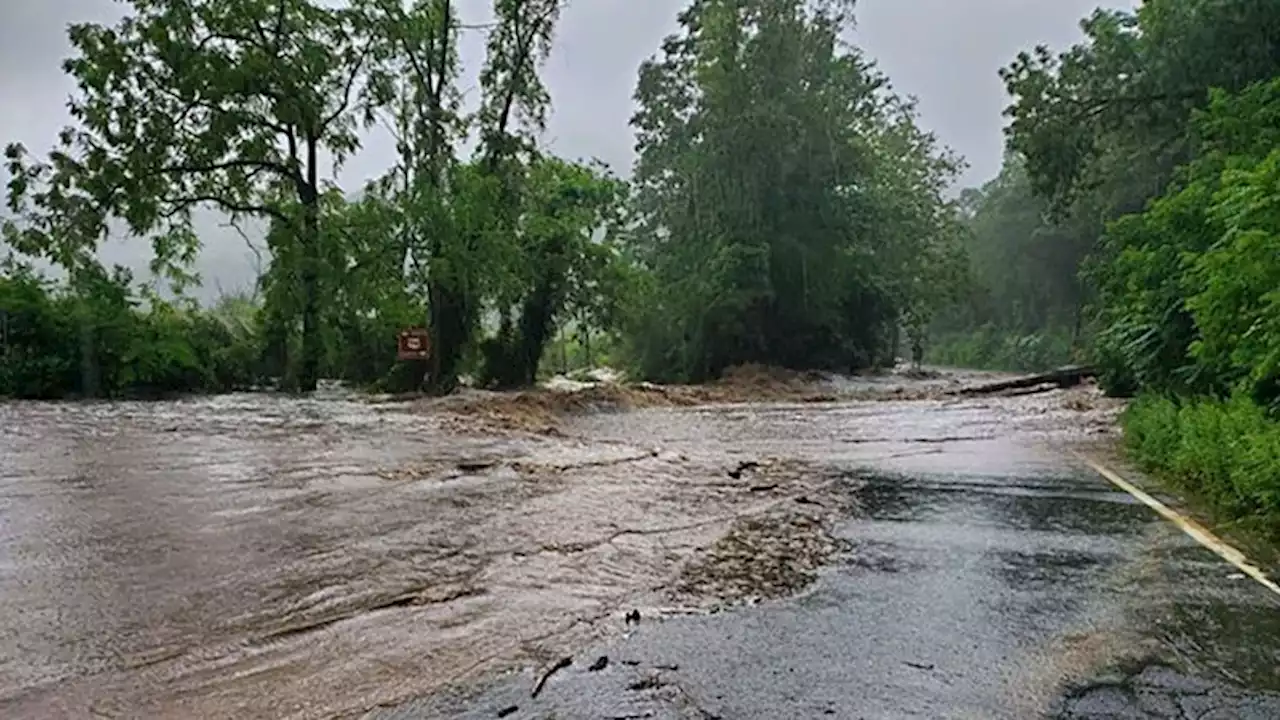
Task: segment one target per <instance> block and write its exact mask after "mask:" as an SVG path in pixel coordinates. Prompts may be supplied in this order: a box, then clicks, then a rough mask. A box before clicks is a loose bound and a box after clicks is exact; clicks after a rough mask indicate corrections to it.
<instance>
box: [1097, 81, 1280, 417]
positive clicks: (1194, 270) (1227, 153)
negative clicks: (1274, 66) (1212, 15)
mask: <svg viewBox="0 0 1280 720" xmlns="http://www.w3.org/2000/svg"><path fill="white" fill-rule="evenodd" d="M1277 113H1280V80H1275V81H1272V82H1270V83H1263V84H1258V85H1255V86H1253V87H1251V88H1249V89H1247V90H1246V91H1245V92H1244V93H1242V94H1239V95H1227V94H1224V93H1217V94H1215V99H1214V101H1213V103H1212V104H1211V105H1210V106H1209V107H1208V108H1207V109H1206V110H1204V111H1202V112H1199V113H1197V115H1196V120H1195V123H1194V127H1195V129H1196V136H1197V139H1198V145H1199V148H1200V153H1199V156H1198V157H1197V159H1196V160H1195V161H1193V162H1192V163H1190V164H1188V165H1187V166H1186V167H1185V168H1183V169H1182V171H1180V173H1179V178H1178V179H1177V181H1176V182H1175V183H1174V184H1173V185H1172V186H1171V188H1170V190H1169V192H1168V193H1167V194H1166V195H1165V196H1163V197H1161V198H1158V199H1157V200H1155V201H1154V202H1153V203H1152V204H1151V206H1150V208H1149V209H1148V210H1147V211H1146V212H1144V213H1141V214H1135V215H1129V216H1126V217H1123V218H1120V219H1119V220H1117V221H1116V222H1114V223H1112V224H1111V225H1110V227H1109V228H1108V230H1107V234H1106V239H1105V246H1104V247H1105V250H1104V254H1102V255H1101V256H1100V258H1099V260H1100V261H1099V262H1097V263H1096V264H1095V265H1094V266H1093V267H1092V268H1091V269H1090V272H1091V275H1092V277H1093V279H1094V282H1095V283H1096V285H1097V287H1098V289H1099V308H1100V313H1099V316H1100V319H1101V324H1102V330H1101V331H1100V334H1099V338H1098V354H1099V357H1101V358H1104V359H1105V360H1106V367H1107V369H1108V371H1109V374H1110V376H1112V377H1113V379H1112V383H1113V384H1114V385H1117V386H1120V387H1124V388H1127V389H1130V390H1132V389H1137V388H1151V389H1154V390H1156V391H1160V392H1184V393H1209V394H1215V395H1218V396H1226V395H1227V394H1230V393H1231V392H1232V391H1233V390H1234V389H1236V388H1237V387H1240V386H1241V383H1244V384H1245V385H1246V386H1247V390H1248V392H1249V393H1250V394H1251V395H1252V396H1253V397H1254V398H1255V399H1256V400H1257V401H1258V402H1260V403H1263V404H1271V403H1274V402H1275V401H1276V400H1277V398H1280V386H1277V379H1278V378H1280V366H1277V364H1276V362H1277V357H1280V356H1278V355H1277V353H1278V352H1280V326H1277V325H1276V323H1275V320H1274V317H1275V310H1276V309H1277V307H1276V305H1275V299H1276V296H1275V290H1274V288H1275V287H1276V281H1277V279H1280V260H1278V259H1277V258H1278V257H1280V256H1277V254H1276V252H1275V250H1276V249H1277V247H1280V246H1278V245H1277V243H1280V201H1278V200H1277V197H1276V191H1275V188H1276V181H1277V179H1280V174H1277V172H1278V168H1280V153H1277V152H1275V151H1273V150H1271V148H1273V147H1275V145H1274V144H1272V143H1273V142H1274V140H1277V139H1280V137H1277V136H1278V135H1280V131H1278V130H1276V129H1275V127H1276V126H1274V125H1270V124H1263V125H1258V126H1256V127H1254V128H1253V129H1252V131H1248V130H1244V129H1242V127H1241V124H1242V123H1251V122H1253V121H1258V122H1262V123H1268V118H1271V119H1274V118H1275V117H1276V114H1277ZM1269 141H1270V142H1269Z"/></svg>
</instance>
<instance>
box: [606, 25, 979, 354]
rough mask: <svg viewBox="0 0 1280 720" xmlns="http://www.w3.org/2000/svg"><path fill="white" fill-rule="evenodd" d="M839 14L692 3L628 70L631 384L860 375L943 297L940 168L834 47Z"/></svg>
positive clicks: (911, 128) (885, 98)
mask: <svg viewBox="0 0 1280 720" xmlns="http://www.w3.org/2000/svg"><path fill="white" fill-rule="evenodd" d="M847 5H849V3H825V4H822V5H820V6H816V7H815V6H812V4H810V3H806V2H801V1H800V0H734V1H730V0H715V1H712V0H706V1H699V2H694V3H693V4H692V5H691V6H690V7H689V8H688V9H687V10H686V11H685V12H684V13H683V14H682V15H681V17H680V22H681V31H680V32H679V33H678V34H676V35H673V36H672V37H669V38H668V39H667V40H665V41H664V43H663V45H662V49H661V51H660V53H659V54H658V55H657V56H656V57H655V58H653V59H652V60H650V61H649V62H647V63H645V65H644V66H643V67H642V68H641V72H640V78H639V82H638V85H637V89H636V99H637V101H638V103H639V105H640V109H639V112H638V113H637V114H636V116H635V118H634V120H633V125H634V126H635V128H636V130H637V135H638V150H639V158H638V160H637V164H636V168H635V185H636V195H635V200H634V203H633V206H632V210H633V213H634V221H635V224H636V226H635V229H634V231H633V243H632V248H633V250H632V252H633V254H634V257H635V259H636V261H637V262H638V263H639V265H640V266H641V267H642V268H644V269H645V271H646V272H647V273H649V276H648V278H646V279H645V280H643V281H642V282H638V283H636V284H635V285H633V286H632V287H633V291H634V292H636V296H635V297H634V299H633V302H634V304H633V305H632V306H631V307H630V309H629V313H628V316H627V327H628V333H627V334H628V336H629V345H630V347H631V352H632V354H633V355H634V357H635V358H636V361H637V365H638V366H639V368H640V370H641V372H642V373H643V374H644V375H646V376H648V377H652V378H655V379H682V380H684V379H701V378H706V377H710V376H714V375H716V374H718V373H719V372H720V371H721V370H722V369H724V368H725V367H727V366H730V365H733V364H737V363H743V362H762V363H768V364H776V365H783V366H789V367H796V368H804V367H823V368H838V369H849V368H851V367H854V368H856V367H862V366H865V365H869V364H872V363H874V362H877V361H881V360H885V359H887V355H888V350H889V346H890V344H891V341H890V339H891V337H892V335H893V333H894V331H895V328H896V326H897V324H898V322H899V320H900V319H901V318H902V317H904V316H905V315H908V313H911V312H913V313H914V314H915V315H916V316H919V317H921V318H924V317H926V316H927V313H928V311H929V310H930V309H931V308H932V307H933V306H934V305H936V304H937V303H938V302H939V301H940V300H942V299H943V298H945V297H946V291H947V290H948V289H949V288H950V287H951V284H950V283H949V282H946V279H947V278H948V276H949V274H951V273H952V272H953V270H954V268H955V266H956V257H955V254H954V252H952V250H953V247H954V242H953V241H954V240H955V239H956V236H957V228H956V226H955V223H954V222H953V220H954V214H953V213H952V212H951V211H950V208H949V207H948V204H947V203H946V202H945V201H944V200H943V199H942V196H941V193H942V190H943V188H944V187H945V186H946V184H947V182H948V181H949V180H950V178H951V177H953V174H954V172H955V170H956V166H957V163H956V162H955V161H954V159H952V158H951V157H949V156H947V155H946V154H944V153H940V152H938V151H937V149H936V147H935V145H934V142H933V139H932V138H931V137H930V136H928V135H927V134H925V133H923V132H922V131H920V130H919V129H918V128H917V127H916V126H915V124H914V121H913V112H912V108H911V107H910V105H907V104H905V103H903V102H902V101H900V100H899V99H898V98H896V97H895V96H893V95H892V94H890V93H889V92H888V91H887V89H886V81H885V79H884V78H883V77H882V76H880V75H878V74H877V73H876V72H875V71H874V70H873V69H872V67H871V65H870V63H868V62H867V61H866V60H865V59H864V58H863V56H862V54H861V53H860V52H859V51H857V50H856V49H855V48H851V47H847V46H844V45H843V44H842V42H841V41H840V40H839V37H840V34H841V32H842V31H843V30H844V29H846V28H847V27H848V25H849V23H850V22H851V16H850V15H849V10H848V7H846V6H847ZM783 137H785V138H786V139H787V140H786V142H780V141H779V138H783Z"/></svg>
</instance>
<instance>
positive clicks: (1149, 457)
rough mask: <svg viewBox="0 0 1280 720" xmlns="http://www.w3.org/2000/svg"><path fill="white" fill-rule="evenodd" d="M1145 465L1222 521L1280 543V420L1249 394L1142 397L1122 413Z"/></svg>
mask: <svg viewBox="0 0 1280 720" xmlns="http://www.w3.org/2000/svg"><path fill="white" fill-rule="evenodd" d="M1122 424H1123V426H1124V431H1125V446H1126V449H1127V450H1128V453H1129V456H1130V458H1131V459H1132V460H1133V461H1134V462H1135V463H1136V464H1138V465H1139V466H1140V467H1141V468H1142V469H1143V470H1145V471H1147V472H1149V473H1151V474H1153V475H1155V476H1157V477H1159V478H1161V479H1163V480H1165V481H1167V482H1169V483H1171V484H1172V485H1174V486H1175V487H1176V488H1177V489H1179V490H1182V491H1184V492H1186V493H1187V494H1189V495H1191V496H1192V497H1193V498H1194V499H1197V500H1199V501H1201V502H1202V503H1203V504H1205V505H1207V507H1208V509H1209V510H1210V511H1211V512H1212V514H1213V516H1214V518H1215V520H1216V521H1217V524H1218V525H1219V526H1220V527H1223V528H1224V529H1227V530H1229V531H1235V532H1239V531H1243V532H1245V533H1248V534H1256V535H1258V536H1260V537H1261V538H1264V539H1265V540H1266V541H1267V542H1268V543H1270V544H1271V545H1273V546H1275V545H1277V544H1280V422H1277V421H1276V420H1274V419H1272V418H1271V417H1270V416H1269V415H1268V414H1267V412H1266V411H1265V409H1263V408H1262V407H1260V406H1258V405H1257V404H1255V403H1254V402H1252V401H1251V400H1249V399H1248V398H1245V397H1236V398H1232V399H1230V400H1226V401H1221V400H1208V399H1196V400H1191V399H1171V398H1164V397H1142V398H1139V399H1138V400H1136V401H1135V402H1134V403H1133V404H1131V405H1130V406H1129V408H1128V410H1126V411H1125V414H1124V416H1123V418H1122Z"/></svg>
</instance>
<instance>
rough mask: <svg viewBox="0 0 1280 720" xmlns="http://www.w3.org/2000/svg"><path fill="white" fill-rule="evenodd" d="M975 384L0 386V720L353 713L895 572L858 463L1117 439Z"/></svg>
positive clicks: (1072, 406)
mask: <svg viewBox="0 0 1280 720" xmlns="http://www.w3.org/2000/svg"><path fill="white" fill-rule="evenodd" d="M973 377H974V376H970V375H966V374H963V373H954V372H938V373H936V374H925V375H924V376H922V377H918V378H908V377H902V376H894V375H889V376H882V377H871V378H852V379H850V378H831V377H813V376H807V377H806V376H794V375H789V374H777V373H771V372H765V371H762V370H760V369H747V370H743V371H740V372H739V373H737V374H734V375H732V376H731V377H730V378H729V379H728V380H727V381H726V382H724V383H721V384H719V385H716V386H712V387H703V388H661V387H655V386H632V387H627V386H621V385H618V384H616V383H613V384H611V383H600V384H595V385H591V386H588V387H579V388H576V389H574V390H571V391H560V390H543V391H535V392H530V393H524V394H517V395H496V394H490V393H482V392H477V391H471V392H467V393H464V394H462V395H460V396H459V397H455V398H449V399H447V400H444V401H425V400H405V399H388V398H383V399H377V400H371V399H369V398H365V397H361V396H358V395H354V394H349V393H345V392H342V391H341V390H339V389H328V390H326V391H325V392H322V393H319V394H317V395H316V396H315V397H311V398H306V399H298V398H287V397H279V396H271V395H236V396H227V397H221V398H206V399H196V400H184V401H173V402H161V403H151V404H143V403H101V404H60V403H10V404H4V405H0V457H3V458H4V462H3V464H2V465H0V540H2V542H0V716H3V717H13V718H25V717H31V718H58V717H69V718H70V717H76V718H79V717H89V716H97V717H148V718H168V717H172V718H190V717H203V718H257V717H263V718H267V717H270V718H325V717H335V716H338V717H349V716H359V715H361V714H362V713H364V712H366V711H368V710H370V709H372V708H377V707H380V706H388V705H393V704H395V703H397V702H400V701H402V700H405V699H406V698H411V697H421V696H425V695H430V694H431V693H434V692H439V691H441V690H442V689H445V688H449V687H456V686H459V685H460V684H465V683H467V682H471V681H474V680H477V679H479V678H484V677H492V676H493V675H494V673H498V672H501V671H505V670H515V669H519V668H527V667H536V666H542V665H546V664H548V663H553V662H555V660H556V659H558V658H560V657H563V656H565V655H568V654H572V653H573V652H574V650H575V649H579V648H582V647H585V646H587V645H590V644H591V643H600V642H606V641H608V640H609V639H610V638H612V637H616V636H619V635H620V634H621V633H623V632H626V629H627V626H626V625H625V624H624V623H623V621H622V618H623V617H624V616H625V615H626V614H627V613H628V612H631V611H634V610H637V609H638V610H639V611H640V612H641V613H642V615H643V617H645V618H646V622H647V621H648V620H647V619H651V618H655V617H663V616H678V615H682V614H687V613H691V612H692V613H700V612H705V611H707V610H709V609H713V608H718V607H722V606H724V605H727V604H736V603H742V602H755V601H758V600H760V599H764V598H773V597H780V596H786V595H793V594H795V593H798V592H801V591H803V590H804V589H805V588H807V587H810V586H811V585H812V583H813V582H814V581H815V578H817V577H818V576H819V575H820V573H821V570H822V568H823V567H824V566H827V565H829V564H831V563H833V562H835V559H836V558H838V557H842V556H849V555H851V554H852V555H855V556H857V557H859V558H860V559H861V560H860V561H861V562H864V563H874V562H875V555H874V553H866V554H863V555H858V552H857V551H858V548H857V547H856V546H853V545H850V544H849V542H848V541H847V540H841V539H839V533H837V532H836V530H835V527H836V524H837V523H838V522H839V521H840V519H841V518H848V517H856V516H858V515H859V514H862V513H869V512H882V511H883V508H871V507H864V506H861V505H860V504H859V502H860V500H859V499H858V498H875V495H874V494H870V495H868V494H865V493H855V492H852V489H854V488H860V487H862V485H863V484H865V482H866V480H865V478H863V477H861V476H859V475H858V474H857V473H856V472H855V471H856V469H857V468H858V467H860V466H864V465H867V464H870V463H874V464H879V465H888V466H894V465H898V466H902V467H908V468H909V467H913V466H918V465H920V464H921V463H924V464H926V465H927V464H928V462H929V458H930V457H931V456H934V455H936V454H937V453H939V452H940V451H941V448H942V447H944V446H945V447H948V448H952V449H953V450H954V452H951V453H950V454H949V455H948V459H947V463H948V466H949V467H953V468H954V467H961V466H963V465H964V464H965V463H973V464H975V465H981V464H983V463H984V462H986V460H985V458H984V455H983V454H984V453H986V452H987V450H982V449H979V448H978V446H977V445H974V443H975V442H980V441H981V442H989V441H992V440H996V439H1008V440H1010V441H1011V442H1012V441H1013V440H1015V439H1018V438H1021V441H1023V442H1029V443H1040V444H1049V445H1052V444H1055V443H1075V442H1080V441H1082V440H1087V439H1089V438H1093V437H1098V436H1105V435H1107V434H1108V433H1110V432H1111V418H1112V417H1113V416H1114V414H1115V412H1116V411H1117V409H1118V408H1117V407H1116V406H1115V405H1114V404H1112V403H1108V402H1106V401H1101V400H1098V399H1096V398H1095V397H1094V396H1093V395H1091V394H1090V392H1089V391H1088V389H1080V390H1073V391H1066V392H1063V391H1057V392H1053V393H1045V394H1041V395H1033V396H1023V397H1016V398H988V399H980V400H956V399H953V398H950V397H949V396H948V395H947V393H948V390H949V389H952V388H954V387H956V386H957V385H958V384H960V383H964V382H968V381H970V380H972V378H973ZM910 398H916V399H915V400H910ZM966 447H973V448H974V454H972V455H966V451H965V448H966ZM866 547H869V546H866ZM898 561H899V562H901V561H902V560H901V559H899V560H898ZM886 562H887V561H886Z"/></svg>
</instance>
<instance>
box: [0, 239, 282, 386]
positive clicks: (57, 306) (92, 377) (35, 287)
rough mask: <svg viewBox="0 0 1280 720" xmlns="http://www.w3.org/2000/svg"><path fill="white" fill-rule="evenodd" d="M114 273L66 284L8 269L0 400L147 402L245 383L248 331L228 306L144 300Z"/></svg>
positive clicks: (253, 353)
mask: <svg viewBox="0 0 1280 720" xmlns="http://www.w3.org/2000/svg"><path fill="white" fill-rule="evenodd" d="M130 284H131V278H130V277H129V274H128V273H127V272H125V271H123V270H119V269H117V271H116V272H115V273H113V274H107V273H105V272H101V271H99V272H93V273H90V272H88V271H86V272H85V273H84V274H83V275H81V276H80V277H78V278H76V279H75V281H73V282H72V283H71V284H69V285H62V286H58V285H55V284H53V283H50V282H48V281H46V280H43V279H42V278H41V277H40V276H38V275H36V274H35V273H33V272H32V271H31V270H30V269H29V268H25V267H21V266H18V265H16V264H10V265H9V266H8V267H7V268H6V272H5V274H4V275H3V276H0V317H2V318H3V321H4V329H5V333H4V336H3V341H4V342H3V345H2V347H0V353H3V355H4V364H3V369H0V396H10V397H23V398H61V397H77V396H79V397H83V396H105V397H139V396H142V397H147V396H157V395H166V394H171V393H180V392H219V391H226V390H232V389H236V388H244V387H248V386H250V385H252V384H254V383H256V382H257V381H258V380H259V379H260V378H259V377H258V376H257V374H256V372H255V364H256V359H257V349H256V345H255V343H256V341H257V338H256V335H255V333H254V332H253V328H252V321H251V320H249V319H248V318H247V317H246V315H245V311H244V309H242V310H240V312H239V314H233V310H232V303H233V302H234V301H233V300H230V299H227V300H224V302H223V304H222V305H221V306H220V307H219V308H217V309H215V310H214V311H210V312H195V311H191V310H184V309H180V308H177V307H174V306H171V305H166V304H163V303H159V302H157V301H154V300H153V301H152V302H151V307H150V309H149V310H142V309H140V308H139V305H140V300H139V298H137V297H136V296H135V295H134V294H133V293H132V291H131V289H130Z"/></svg>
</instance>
